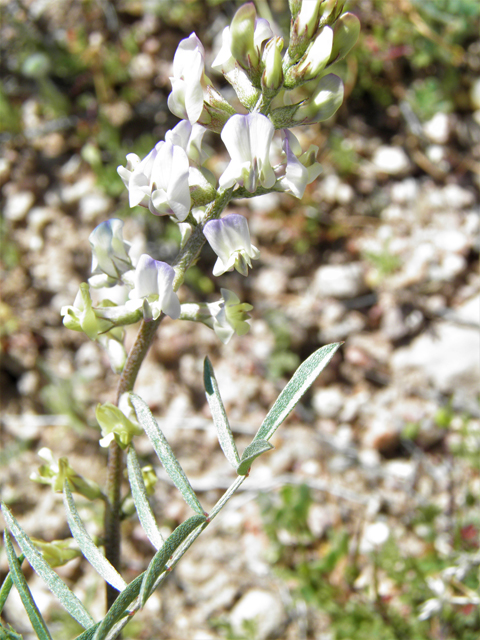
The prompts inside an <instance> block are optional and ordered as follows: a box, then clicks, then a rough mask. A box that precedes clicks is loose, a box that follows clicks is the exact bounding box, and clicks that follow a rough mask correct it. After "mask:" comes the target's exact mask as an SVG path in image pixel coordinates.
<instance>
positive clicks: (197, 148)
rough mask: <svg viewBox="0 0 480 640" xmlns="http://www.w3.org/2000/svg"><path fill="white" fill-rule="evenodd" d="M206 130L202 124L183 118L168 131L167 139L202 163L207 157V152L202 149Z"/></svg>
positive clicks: (196, 162) (197, 162) (193, 160)
mask: <svg viewBox="0 0 480 640" xmlns="http://www.w3.org/2000/svg"><path fill="white" fill-rule="evenodd" d="M205 132H206V129H205V127H202V125H201V124H198V123H197V122H195V123H194V124H192V123H191V122H189V121H188V120H181V121H180V122H179V123H178V124H177V125H176V126H175V127H173V129H171V130H170V131H167V133H166V134H165V141H166V142H171V143H172V144H174V145H177V146H178V147H181V148H182V149H183V150H184V151H185V152H186V154H187V156H188V158H189V159H190V160H192V162H195V164H200V165H201V164H202V163H203V162H205V160H206V158H207V154H206V153H205V151H204V150H203V149H202V140H203V136H204V135H205Z"/></svg>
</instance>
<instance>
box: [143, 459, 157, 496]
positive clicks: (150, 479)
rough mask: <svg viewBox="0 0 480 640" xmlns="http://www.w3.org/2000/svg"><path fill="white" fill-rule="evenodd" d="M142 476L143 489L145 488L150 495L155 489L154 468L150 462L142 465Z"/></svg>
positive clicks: (155, 477) (155, 475)
mask: <svg viewBox="0 0 480 640" xmlns="http://www.w3.org/2000/svg"><path fill="white" fill-rule="evenodd" d="M142 478H143V483H144V485H145V489H146V490H147V495H148V496H151V495H152V494H153V492H154V491H155V485H156V484H157V480H158V478H157V474H156V473H155V469H154V468H153V467H152V465H151V464H147V465H145V466H144V467H142Z"/></svg>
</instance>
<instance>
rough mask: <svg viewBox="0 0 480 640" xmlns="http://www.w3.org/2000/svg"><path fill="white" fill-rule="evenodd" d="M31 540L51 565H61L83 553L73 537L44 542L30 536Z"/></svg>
mask: <svg viewBox="0 0 480 640" xmlns="http://www.w3.org/2000/svg"><path fill="white" fill-rule="evenodd" d="M31 540H32V542H33V544H34V545H35V546H36V547H37V549H39V550H40V551H41V553H42V556H43V557H44V559H45V560H46V561H47V562H48V564H49V565H50V566H51V567H62V566H63V565H64V564H66V563H67V562H69V561H70V560H73V559H74V558H80V557H81V556H82V555H83V554H82V552H81V550H80V549H79V547H78V545H77V543H76V541H75V539H74V538H66V539H65V540H52V541H51V542H45V540H40V539H39V538H34V537H32V538H31Z"/></svg>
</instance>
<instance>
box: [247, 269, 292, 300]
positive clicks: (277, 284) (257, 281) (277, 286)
mask: <svg viewBox="0 0 480 640" xmlns="http://www.w3.org/2000/svg"><path fill="white" fill-rule="evenodd" d="M288 280H289V279H288V276H287V274H286V273H285V271H282V270H280V269H268V268H266V269H260V270H259V271H256V272H255V275H254V278H253V284H252V286H253V289H254V290H255V291H256V292H257V293H260V294H262V295H264V296H271V295H279V294H281V293H285V291H286V290H287V287H288Z"/></svg>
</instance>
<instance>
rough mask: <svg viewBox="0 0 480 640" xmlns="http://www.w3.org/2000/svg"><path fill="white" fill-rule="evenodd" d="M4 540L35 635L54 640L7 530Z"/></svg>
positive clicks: (11, 567) (9, 564)
mask: <svg viewBox="0 0 480 640" xmlns="http://www.w3.org/2000/svg"><path fill="white" fill-rule="evenodd" d="M3 539H4V541H5V549H6V551H7V558H8V566H9V567H10V573H11V576H12V580H13V582H14V584H15V586H16V588H17V591H18V593H19V595H20V598H21V600H22V604H23V606H24V607H25V611H26V612H27V615H28V618H29V620H30V622H31V623H32V627H33V628H34V630H35V633H36V634H37V638H39V640H52V636H51V635H50V633H49V631H48V629H47V625H46V624H45V620H44V619H43V618H42V614H41V613H40V611H39V610H38V607H37V605H36V604H35V600H34V599H33V597H32V593H31V591H30V589H29V587H28V584H27V581H26V580H25V576H24V575H23V573H22V569H21V567H20V563H19V561H18V558H17V556H16V554H15V549H14V548H13V544H12V539H11V537H10V534H9V532H8V531H7V530H6V529H5V531H4V535H3Z"/></svg>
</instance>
